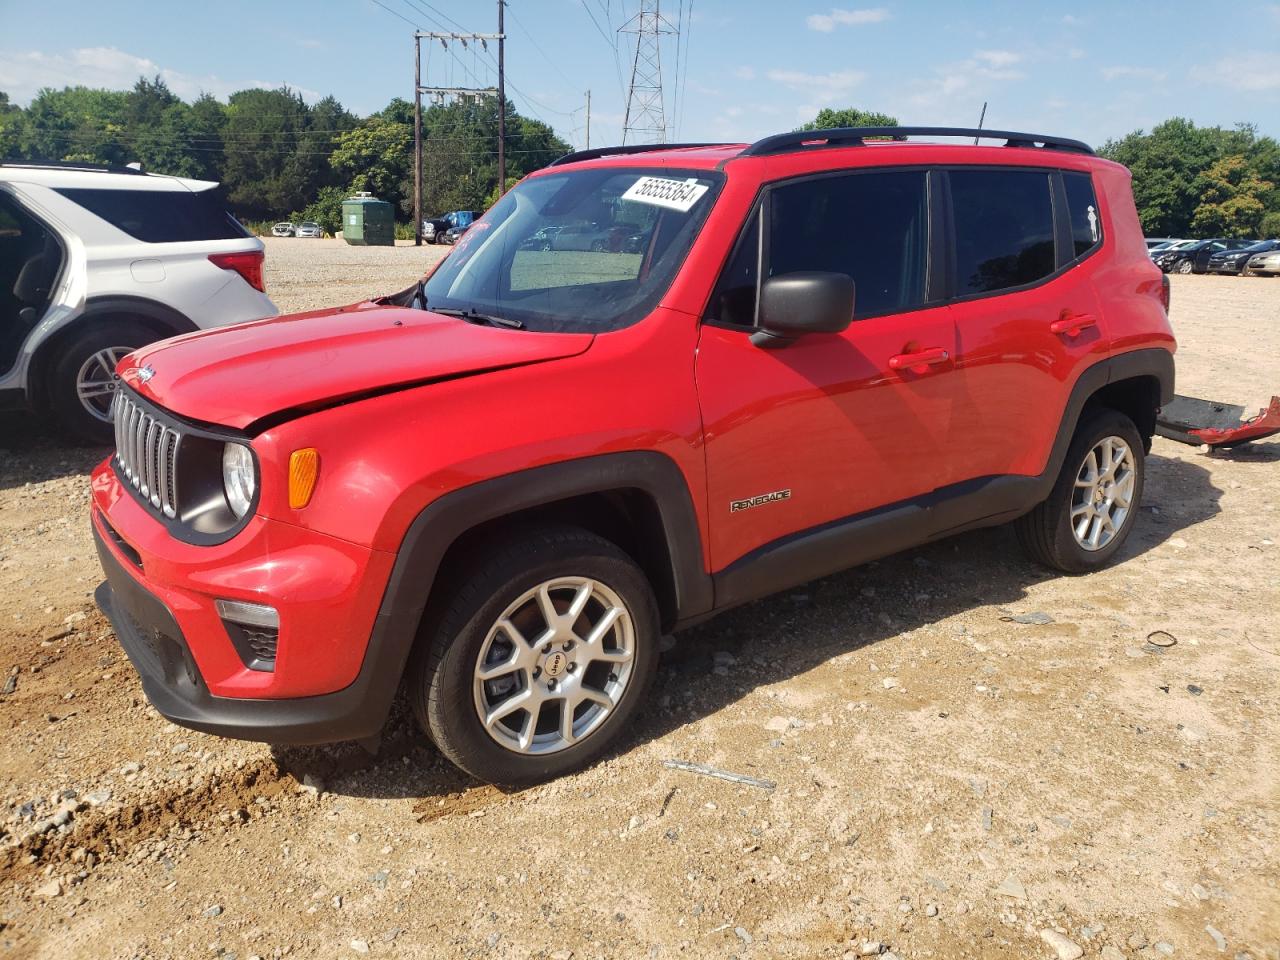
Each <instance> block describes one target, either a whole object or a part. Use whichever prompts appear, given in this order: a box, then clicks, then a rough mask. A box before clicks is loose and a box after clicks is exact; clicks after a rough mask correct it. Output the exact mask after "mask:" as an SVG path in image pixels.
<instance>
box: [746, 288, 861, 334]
mask: <svg viewBox="0 0 1280 960" xmlns="http://www.w3.org/2000/svg"><path fill="white" fill-rule="evenodd" d="M852 321H853V277H851V276H849V275H848V274H847V273H820V272H817V271H804V272H797V273H784V274H781V275H780V276H776V277H770V278H769V279H768V280H766V281H765V282H764V284H763V285H762V286H761V288H760V309H759V315H758V322H757V326H758V328H759V329H757V330H756V332H755V333H753V334H752V335H751V342H752V343H754V344H755V345H756V346H758V347H778V346H782V345H784V344H785V343H787V342H788V341H790V340H794V339H795V338H796V337H798V336H800V335H801V334H805V333H839V332H840V331H841V330H844V329H846V328H847V327H848V326H849V324H850V323H851V322H852Z"/></svg>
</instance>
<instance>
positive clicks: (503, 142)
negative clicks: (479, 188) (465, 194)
mask: <svg viewBox="0 0 1280 960" xmlns="http://www.w3.org/2000/svg"><path fill="white" fill-rule="evenodd" d="M505 6H506V3H505V2H504V0H498V196H499V198H501V197H502V195H503V194H504V193H506V192H507V86H506V77H505V76H504V74H505V72H506V71H505V64H504V62H503V40H504V39H505V37H506V34H505V33H504V32H503V29H502V8H503V7H505Z"/></svg>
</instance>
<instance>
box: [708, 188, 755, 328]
mask: <svg viewBox="0 0 1280 960" xmlns="http://www.w3.org/2000/svg"><path fill="white" fill-rule="evenodd" d="M759 262H760V208H759V207H757V208H756V212H755V213H753V214H752V215H751V219H750V220H748V221H747V226H746V229H744V230H743V231H742V235H741V236H740V237H739V238H738V245H737V247H735V248H734V251H733V253H732V254H731V255H730V256H729V262H728V263H727V264H725V268H724V271H723V272H722V273H721V274H720V281H719V282H718V283H717V284H716V289H715V292H714V293H713V294H712V295H711V303H710V305H709V308H708V310H707V316H708V317H709V318H710V319H713V320H718V321H720V322H721V323H732V324H735V325H737V326H742V327H750V326H754V325H755V322H756V282H757V279H758V277H759V269H758V268H759Z"/></svg>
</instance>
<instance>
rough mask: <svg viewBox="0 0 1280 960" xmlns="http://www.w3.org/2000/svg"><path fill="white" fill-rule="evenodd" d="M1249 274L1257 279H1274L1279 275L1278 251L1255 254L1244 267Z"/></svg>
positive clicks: (1279, 254)
mask: <svg viewBox="0 0 1280 960" xmlns="http://www.w3.org/2000/svg"><path fill="white" fill-rule="evenodd" d="M1245 269H1246V270H1248V271H1249V273H1251V274H1253V275H1254V276H1257V277H1274V276H1275V275H1276V274H1280V250H1273V251H1272V252H1271V253H1255V254H1254V255H1253V256H1252V257H1250V258H1249V262H1248V263H1247V264H1246V265H1245Z"/></svg>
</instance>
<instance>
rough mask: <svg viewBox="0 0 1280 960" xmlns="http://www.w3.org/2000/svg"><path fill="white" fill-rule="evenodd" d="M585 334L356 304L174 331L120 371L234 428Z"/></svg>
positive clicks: (569, 344) (568, 350)
mask: <svg viewBox="0 0 1280 960" xmlns="http://www.w3.org/2000/svg"><path fill="white" fill-rule="evenodd" d="M591 340H592V335H591V334H588V333H531V332H528V331H522V330H509V329H500V328H498V327H485V326H478V325H476V324H473V323H468V322H467V321H465V320H461V319H458V318H456V317H446V316H442V315H440V314H438V313H431V312H428V311H423V310H411V309H408V308H405V307H388V306H379V305H377V304H373V303H362V304H355V305H353V306H350V307H341V308H339V309H337V310H321V311H315V312H312V313H297V314H291V315H288V316H282V317H272V318H270V319H268V320H255V321H253V322H252V323H242V324H237V325H235V326H231V327H222V328H220V329H216V330H202V331H199V332H197V333H191V334H187V335H185V336H181V337H175V338H174V339H172V340H165V341H163V342H161V343H158V344H155V345H153V346H150V347H143V348H141V349H140V350H137V351H135V352H134V353H132V354H130V355H129V356H128V357H126V358H125V359H124V360H123V361H121V365H120V368H119V372H120V376H121V378H122V379H123V380H124V382H125V383H127V384H128V385H129V386H130V387H132V388H133V389H135V390H137V391H138V392H139V393H140V394H142V395H143V396H144V397H146V398H147V399H149V400H153V401H154V402H155V403H157V404H159V405H160V406H162V407H164V408H165V409H166V410H172V411H173V412H174V413H177V414H179V415H180V416H184V417H189V418H190V419H192V420H202V421H204V422H206V423H218V424H223V425H225V426H229V427H236V428H243V427H246V426H248V425H249V424H251V423H253V422H254V421H256V420H260V419H261V418H263V417H266V416H270V415H271V414H274V413H279V412H281V411H284V410H305V409H308V408H315V407H319V406H325V405H328V404H331V403H333V402H335V401H340V400H342V399H343V398H346V397H355V396H359V395H360V394H363V393H369V392H372V391H381V390H386V389H394V388H397V387H407V386H414V385H417V384H422V383H430V382H431V381H433V380H441V379H445V378H449V377H457V376H461V375H465V374H470V373H480V372H483V371H486V370H499V369H502V368H504V367H516V366H522V365H524V364H529V363H539V362H541V361H543V360H556V359H559V358H561V357H572V356H575V355H576V354H579V353H582V352H583V351H584V350H586V349H587V347H589V346H590V345H591ZM144 368H147V370H149V373H145V372H143V371H144ZM144 378H145V379H144Z"/></svg>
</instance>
